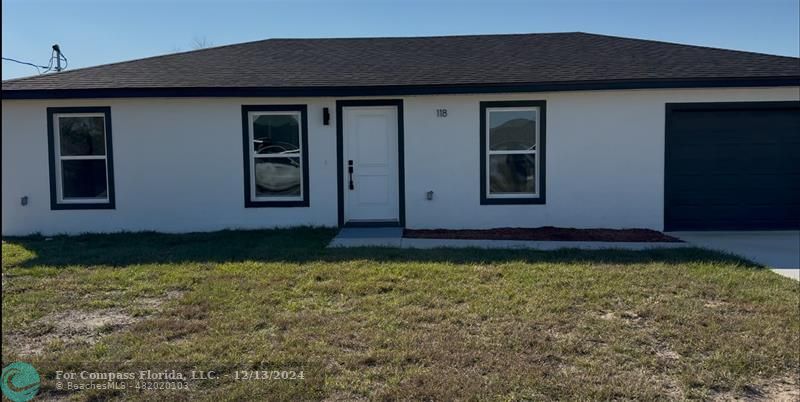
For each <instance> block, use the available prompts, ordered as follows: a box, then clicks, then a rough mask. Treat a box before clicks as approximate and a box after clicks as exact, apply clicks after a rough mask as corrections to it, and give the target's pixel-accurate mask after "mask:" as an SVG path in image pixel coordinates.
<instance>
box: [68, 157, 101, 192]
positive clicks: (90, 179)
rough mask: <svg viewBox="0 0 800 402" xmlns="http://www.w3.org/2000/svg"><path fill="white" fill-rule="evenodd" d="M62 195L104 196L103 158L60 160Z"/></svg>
mask: <svg viewBox="0 0 800 402" xmlns="http://www.w3.org/2000/svg"><path fill="white" fill-rule="evenodd" d="M61 175H62V176H63V181H62V197H64V198H65V199H67V198H106V197H107V196H108V191H107V190H106V161H105V160H103V159H89V160H66V161H61Z"/></svg>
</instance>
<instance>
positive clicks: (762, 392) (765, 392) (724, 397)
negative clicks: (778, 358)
mask: <svg viewBox="0 0 800 402" xmlns="http://www.w3.org/2000/svg"><path fill="white" fill-rule="evenodd" d="M711 400H712V401H715V402H733V401H771V402H797V401H800V384H798V380H797V379H796V378H792V377H786V378H780V379H775V380H772V381H764V382H762V383H760V384H758V385H748V386H746V387H745V390H744V392H742V393H733V392H723V393H718V394H715V395H713V396H712V397H711Z"/></svg>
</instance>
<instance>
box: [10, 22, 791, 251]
mask: <svg viewBox="0 0 800 402" xmlns="http://www.w3.org/2000/svg"><path fill="white" fill-rule="evenodd" d="M296 225H315V226H348V225H352V226H359V225H394V226H397V225H399V226H402V227H407V228H418V229H421V228H428V229H433V228H445V229H464V228H474V229H482V228H494V227H509V226H511V227H539V226H556V227H576V228H598V227H603V228H648V229H655V230H668V231H669V230H714V229H733V230H735V229H797V228H800V59H798V58H793V57H782V56H773V55H766V54H758V53H750V52H742V51H733V50H724V49H716V48H708V47H700V46H689V45H682V44H674V43H665V42H657V41H650V40H640V39H629V38H621V37H612V36H605V35H596V34H587V33H553V34H519V35H477V36H447V37H417V38H349V39H270V40H264V41H258V42H251V43H243V44H236V45H230V46H220V47H215V48H209V49H201V50H196V51H191V52H185V53H177V54H169V55H164V56H157V57H151V58H146V59H140V60H133V61H127V62H121V63H114V64H108V65H102V66H97V67H90V68H81V69H74V70H70V71H64V72H60V73H55V74H47V75H39V76H34V77H28V78H21V79H12V80H7V81H3V83H2V233H3V235H25V234H31V233H42V234H55V233H82V232H114V231H143V230H153V231H161V232H190V231H210V230H219V229H227V228H242V229H244V228H270V227H285V226H296Z"/></svg>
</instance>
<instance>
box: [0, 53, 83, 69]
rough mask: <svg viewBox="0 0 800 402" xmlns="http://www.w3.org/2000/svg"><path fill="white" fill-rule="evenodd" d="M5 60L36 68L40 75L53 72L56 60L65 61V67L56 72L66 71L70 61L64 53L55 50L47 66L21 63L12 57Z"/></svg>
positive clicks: (4, 58)
mask: <svg viewBox="0 0 800 402" xmlns="http://www.w3.org/2000/svg"><path fill="white" fill-rule="evenodd" d="M3 60H6V61H12V62H14V63H19V64H24V65H26V66H31V67H33V68H35V69H36V72H37V73H39V74H44V73H49V72H50V71H52V70H53V61H54V60H59V61H61V60H63V61H64V65H63V66H62V67H61V68H60V69H58V68H56V70H58V71H63V70H66V68H67V66H68V65H69V60H68V59H67V56H64V53H61V51H60V50H59V51H56V50H55V49H53V52H52V53H51V54H50V63H49V64H48V65H46V66H42V65H38V64H33V63H28V62H27V61H21V60H17V59H12V58H10V57H3ZM42 69H44V72H42Z"/></svg>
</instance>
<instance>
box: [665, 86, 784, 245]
mask: <svg viewBox="0 0 800 402" xmlns="http://www.w3.org/2000/svg"><path fill="white" fill-rule="evenodd" d="M703 110H708V111H719V110H798V112H800V101H763V102H688V103H666V104H665V114H664V182H663V183H662V184H663V186H664V187H663V188H664V211H663V213H664V215H663V219H664V231H665V232H667V231H671V230H679V229H680V228H675V227H674V226H673V225H671V224H670V221H669V220H668V219H667V217H668V214H667V209H668V207H669V204H668V200H669V199H670V195H671V194H670V192H669V190H670V188H671V186H670V178H669V172H670V171H671V168H672V166H671V165H670V160H671V159H672V158H671V155H670V135H669V133H670V131H671V130H672V124H671V123H672V120H673V115H674V113H675V112H679V111H703ZM692 230H698V229H692ZM707 230H715V229H713V228H712V229H707Z"/></svg>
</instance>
